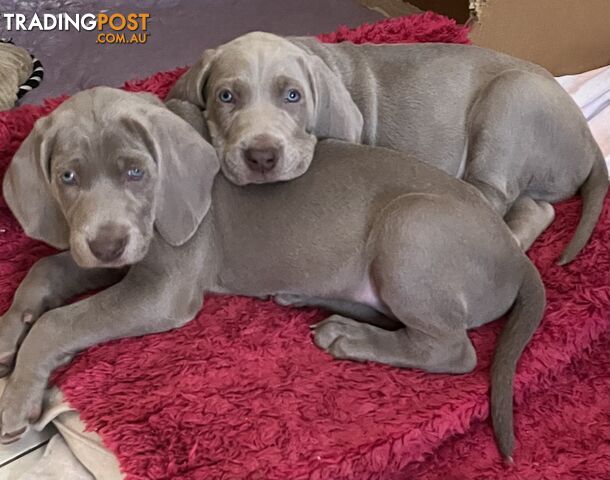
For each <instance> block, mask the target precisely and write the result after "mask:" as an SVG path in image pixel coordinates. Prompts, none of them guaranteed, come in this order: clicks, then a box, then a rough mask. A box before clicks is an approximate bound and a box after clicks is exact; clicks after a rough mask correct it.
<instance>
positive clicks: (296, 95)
mask: <svg viewBox="0 0 610 480" xmlns="http://www.w3.org/2000/svg"><path fill="white" fill-rule="evenodd" d="M285 100H286V102H288V103H297V102H298V101H299V100H301V92H299V91H298V90H296V89H294V88H291V89H290V90H288V93H287V94H286V98H285Z"/></svg>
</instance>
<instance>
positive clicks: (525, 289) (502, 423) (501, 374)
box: [491, 260, 546, 463]
mask: <svg viewBox="0 0 610 480" xmlns="http://www.w3.org/2000/svg"><path fill="white" fill-rule="evenodd" d="M526 263H527V268H526V272H525V276H524V278H523V283H522V284H521V288H520V289H519V292H518V294H517V298H516V300H515V303H514V304H513V307H512V309H511V311H510V313H509V315H508V320H507V321H506V325H505V326H504V329H503V330H502V333H501V334H500V338H499V339H498V344H497V346H496V351H495V354H494V359H493V363H492V366H491V418H492V423H493V428H494V434H495V437H496V443H497V444H498V448H499V449H500V452H501V453H502V456H503V457H504V458H505V459H506V460H507V461H509V462H511V463H512V453H513V447H514V443H515V435H514V431H513V379H514V376H515V370H516V367H517V361H518V360H519V357H520V356H521V353H522V352H523V349H524V348H525V346H526V345H527V344H528V342H529V341H530V339H531V338H532V335H533V334H534V332H535V331H536V328H538V325H540V321H541V320H542V317H543V314H544V307H545V304H546V297H545V293H544V284H543V283H542V280H541V278H540V275H539V274H538V271H537V270H536V267H534V265H533V264H532V263H531V262H530V261H529V260H528V261H527V262H526Z"/></svg>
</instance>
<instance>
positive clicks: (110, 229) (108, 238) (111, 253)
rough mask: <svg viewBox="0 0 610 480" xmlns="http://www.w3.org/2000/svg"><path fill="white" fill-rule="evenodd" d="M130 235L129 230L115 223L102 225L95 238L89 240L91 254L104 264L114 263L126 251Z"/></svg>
mask: <svg viewBox="0 0 610 480" xmlns="http://www.w3.org/2000/svg"><path fill="white" fill-rule="evenodd" d="M128 240H129V235H128V233H127V228H126V227H124V226H121V225H117V224H114V223H107V224H105V225H102V226H101V227H100V228H99V229H98V231H97V234H96V235H95V238H93V239H92V240H88V241H87V243H88V245H89V249H90V250H91V253H93V255H94V256H95V257H96V258H97V259H98V260H101V261H103V262H112V261H114V260H117V259H118V258H120V256H121V255H122V254H123V252H124V251H125V247H126V246H127V242H128Z"/></svg>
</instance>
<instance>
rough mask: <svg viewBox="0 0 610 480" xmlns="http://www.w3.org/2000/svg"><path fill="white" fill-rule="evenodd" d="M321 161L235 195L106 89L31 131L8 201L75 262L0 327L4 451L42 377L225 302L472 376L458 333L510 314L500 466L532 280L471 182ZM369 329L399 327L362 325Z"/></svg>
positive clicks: (376, 156) (46, 263)
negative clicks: (221, 296) (300, 311)
mask: <svg viewBox="0 0 610 480" xmlns="http://www.w3.org/2000/svg"><path fill="white" fill-rule="evenodd" d="M314 156H315V158H316V161H315V162H314V163H313V164H312V166H311V168H310V169H309V170H308V171H307V172H306V173H305V174H303V175H302V176H300V177H299V178H298V179H295V180H294V181H292V182H284V183H277V184H271V185H249V186H245V187H238V186H236V185H234V184H232V183H231V182H229V181H227V180H226V179H225V178H224V176H222V175H217V173H218V171H219V168H220V166H219V161H218V158H217V156H216V153H215V151H214V149H213V148H212V146H211V145H210V144H209V143H207V142H206V141H205V140H204V138H203V137H202V136H201V135H200V134H199V133H198V132H197V131H195V130H194V129H193V128H191V127H190V126H189V125H188V124H187V123H186V122H185V121H184V120H182V119H181V118H179V117H178V116H177V115H174V114H172V113H171V112H169V111H168V110H166V109H165V108H164V107H163V106H161V105H160V104H159V101H158V100H156V99H154V98H153V97H151V96H149V95H141V94H130V93H127V92H123V91H120V90H114V89H109V88H101V87H100V88H96V89H92V90H90V91H86V92H82V93H79V94H77V95H75V96H74V97H72V98H71V99H69V100H67V101H66V102H65V103H64V104H62V105H61V106H60V107H59V108H57V109H56V110H55V111H54V112H53V113H52V114H51V115H49V116H48V117H47V118H44V119H41V120H39V121H38V122H37V124H36V127H35V128H34V131H33V132H32V133H31V134H30V135H29V136H28V137H27V139H26V140H25V141H24V142H23V145H22V146H21V147H20V149H19V150H18V151H17V153H16V154H15V157H14V159H13V161H12V163H11V165H10V167H9V169H8V171H7V173H6V176H5V178H4V184H3V185H4V195H5V198H6V201H7V203H8V205H9V207H10V208H11V210H12V211H13V212H14V213H15V215H16V217H17V219H18V220H19V222H20V223H21V224H22V225H23V227H24V229H25V231H26V232H27V233H28V234H29V235H31V236H32V237H34V238H38V239H41V240H44V241H46V242H48V243H50V244H52V245H54V246H56V247H59V248H67V247H68V246H69V247H70V253H71V255H70V254H68V253H62V254H59V255H55V256H51V257H48V258H47V259H43V260H41V261H40V262H38V263H37V264H36V265H34V267H33V268H32V270H31V271H30V273H29V274H28V275H27V277H26V278H25V280H24V282H23V283H22V285H21V286H20V288H19V290H18V291H17V293H16V294H15V299H14V302H13V304H12V306H11V308H10V309H9V310H8V312H6V313H5V314H4V316H3V317H2V319H1V321H0V342H1V343H0V352H1V353H2V355H1V356H2V357H3V358H4V363H5V368H4V370H3V372H2V373H3V374H5V375H6V374H8V373H9V372H10V367H11V364H10V361H11V360H12V359H13V357H15V353H16V352H17V350H18V353H17V355H16V361H15V366H14V371H13V372H12V374H11V376H10V379H9V382H8V384H7V387H6V390H5V391H4V394H3V395H2V398H1V399H0V419H1V423H2V425H1V427H2V428H1V437H0V438H1V440H2V441H4V442H8V441H14V440H15V439H17V438H19V436H20V435H21V434H22V433H23V432H24V431H25V429H26V428H27V426H28V422H29V421H31V420H33V419H35V418H36V417H37V416H38V415H39V414H40V408H41V401H42V396H43V391H44V388H45V386H46V383H47V380H48V378H49V375H50V374H51V372H52V371H53V370H54V369H55V368H56V367H57V366H58V365H61V364H62V363H64V362H66V361H68V360H69V359H70V358H71V357H72V355H74V354H75V353H76V352H78V351H79V350H82V349H83V348H86V347H88V346H91V345H94V344H97V343H99V342H103V341H106V340H110V339H115V338H120V337H128V336H134V335H143V334H147V333H151V332H159V331H163V330H168V329H171V328H175V327H178V326H180V325H183V324H184V323H185V322H188V321H189V320H191V319H192V318H193V316H194V315H195V314H196V312H197V311H198V310H199V308H200V307H201V304H202V300H203V294H204V293H207V292H217V293H235V294H243V295H251V296H256V297H265V296H270V295H272V296H276V295H280V296H282V297H283V298H290V299H292V300H294V299H295V298H296V299H298V298H307V299H318V301H319V303H320V304H323V305H326V306H329V307H330V308H333V309H335V311H337V312H340V313H341V314H334V315H332V316H330V317H329V318H328V319H326V320H325V321H323V322H321V323H319V324H318V325H315V326H314V329H313V334H314V341H315V343H316V344H317V345H318V346H320V347H321V348H323V349H325V350H326V351H328V352H329V353H330V354H331V355H333V356H334V357H336V358H343V359H352V360H360V361H364V360H372V361H377V362H382V363H386V364H390V365H395V366H398V367H409V368H421V369H424V370H427V371H430V372H449V373H462V372H468V371H470V370H472V369H473V368H474V367H475V365H476V354H475V351H474V348H473V346H472V344H471V342H470V340H469V338H468V335H467V330H468V329H471V328H475V327H478V326H480V325H482V324H484V323H487V322H490V321H492V320H494V319H496V318H498V317H500V316H501V315H503V314H504V313H506V312H508V311H510V313H509V315H508V320H507V324H506V327H505V328H504V330H503V332H502V333H501V335H500V338H499V340H498V345H497V348H496V354H495V360H494V362H493V367H492V372H491V384H492V394H491V405H492V417H493V421H494V428H495V432H496V436H497V440H498V444H499V446H500V449H501V451H502V453H503V454H504V455H505V456H507V457H508V456H510V455H511V452H512V449H513V424H512V418H513V416H512V382H513V377H514V373H515V367H516V364H517V361H518V359H519V357H520V355H521V352H522V351H523V349H524V347H525V345H526V344H527V343H528V341H529V340H530V338H531V336H532V334H533V333H534V331H535V329H536V327H537V326H538V324H539V322H540V320H541V318H542V315H543V310H544V305H545V295H544V288H543V285H542V282H541V280H540V276H539V275H538V272H537V271H536V269H535V268H534V266H533V264H532V263H531V262H530V261H529V259H528V258H527V256H526V255H525V254H524V253H523V251H522V250H521V249H520V247H519V245H518V244H517V242H516V241H515V240H514V238H513V236H512V235H511V233H510V231H509V230H508V228H507V227H506V225H505V224H504V222H503V221H502V219H501V218H500V217H499V216H498V215H497V214H496V213H495V212H494V211H493V210H492V209H491V208H490V207H489V205H488V204H487V202H486V201H485V200H484V199H483V197H482V196H481V195H480V193H479V192H478V191H477V190H476V189H475V188H474V187H472V186H470V185H468V184H467V183H464V182H462V181H460V180H457V179H455V178H452V177H450V176H448V175H446V174H445V173H443V172H442V171H440V170H438V169H436V168H433V167H430V166H427V165H426V164H424V163H422V162H419V161H416V160H414V159H412V158H410V157H408V156H407V155H405V154H402V153H399V152H395V151H391V150H386V149H382V148H373V147H367V146H363V145H356V144H347V143H343V142H338V141H324V142H320V143H319V144H318V145H317V146H316V150H315V152H314ZM132 264H134V265H133V266H131V267H129V269H128V272H127V273H125V272H124V270H116V268H115V267H117V266H124V265H132ZM81 267H85V268H81ZM108 267H112V268H108ZM122 275H125V276H124V278H122ZM121 278H122V279H121ZM120 279H121V280H120ZM119 280H120V281H119ZM117 281H118V282H119V283H116V284H115V285H112V286H110V287H109V288H107V289H106V290H103V291H101V292H99V293H97V294H96V295H93V296H91V297H88V298H86V299H84V300H81V301H78V302H76V303H73V304H71V305H67V306H60V305H62V304H63V303H65V302H66V300H67V299H69V298H72V297H74V296H75V295H77V294H79V293H83V291H85V290H87V289H88V288H94V287H96V288H100V287H103V286H107V285H111V284H112V283H114V282H117ZM371 312H373V314H374V316H377V317H383V318H385V319H386V320H387V321H388V323H394V324H397V326H398V328H395V329H393V330H389V329H384V328H380V327H378V326H374V325H371V324H369V323H361V322H358V321H356V320H357V319H362V320H368V318H366V317H367V316H368V315H369V314H370V313H371ZM25 323H29V324H33V325H32V327H31V329H30V330H29V332H28V333H27V335H25V332H26V330H27V329H26V327H25V325H24V324H25ZM24 335H25V339H24V340H23V342H22V343H21V345H20V346H19V342H20V340H21V338H22V337H23V336H24Z"/></svg>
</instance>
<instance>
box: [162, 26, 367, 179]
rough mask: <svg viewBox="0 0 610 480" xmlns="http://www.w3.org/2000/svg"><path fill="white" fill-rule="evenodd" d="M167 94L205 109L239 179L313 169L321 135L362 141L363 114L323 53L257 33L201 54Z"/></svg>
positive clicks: (228, 168)
mask: <svg viewBox="0 0 610 480" xmlns="http://www.w3.org/2000/svg"><path fill="white" fill-rule="evenodd" d="M168 98H178V99H181V100H186V101H189V102H191V103H194V104H196V105H198V106H199V107H200V108H203V109H205V117H206V120H207V126H208V129H209V133H210V136H211V140H212V143H213V145H214V147H215V148H216V151H217V153H218V156H219V158H220V159H221V168H222V170H223V173H224V174H225V176H226V177H227V178H228V179H229V180H231V181H232V182H234V183H236V184H238V185H245V184H248V183H268V182H277V181H284V180H291V179H293V178H296V177H298V176H300V175H302V174H303V173H304V172H305V171H306V170H307V168H308V167H309V165H310V163H311V160H312V158H313V151H314V148H315V144H316V141H317V138H328V137H331V138H338V139H342V140H346V141H352V142H356V141H359V139H360V135H361V132H362V124H363V121H362V115H361V113H360V111H359V110H358V108H357V107H356V105H355V104H354V102H353V101H352V99H351V96H350V95H349V93H348V92H347V90H346V88H345V86H344V85H343V83H342V82H341V80H340V79H339V77H338V76H337V75H335V74H334V73H333V72H332V71H331V70H330V69H329V68H328V66H326V64H325V63H324V62H322V60H321V59H319V58H318V57H316V56H313V55H311V54H309V53H307V52H306V51H305V50H303V49H302V48H300V47H298V46H296V45H295V44H293V43H291V42H289V41H288V40H285V39H283V38H281V37H278V36H276V35H271V34H266V33H260V32H254V33H250V34H247V35H244V36H242V37H240V38H238V39H236V40H234V41H232V42H230V43H227V44H225V45H223V46H221V47H220V48H218V49H216V50H207V51H206V52H205V53H204V55H203V56H202V58H201V59H200V60H199V61H198V62H197V63H196V64H195V65H194V66H193V67H192V68H191V69H190V70H189V71H188V72H187V73H186V74H185V75H184V76H183V77H182V78H181V79H180V80H179V81H178V82H177V83H176V85H175V86H174V88H173V89H172V91H171V92H170V94H169V97H168Z"/></svg>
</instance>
